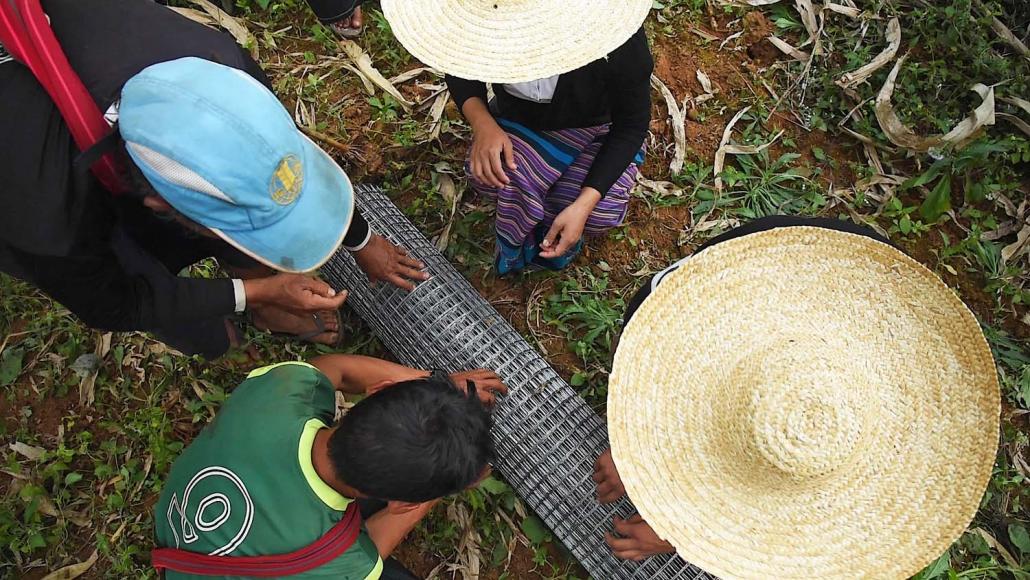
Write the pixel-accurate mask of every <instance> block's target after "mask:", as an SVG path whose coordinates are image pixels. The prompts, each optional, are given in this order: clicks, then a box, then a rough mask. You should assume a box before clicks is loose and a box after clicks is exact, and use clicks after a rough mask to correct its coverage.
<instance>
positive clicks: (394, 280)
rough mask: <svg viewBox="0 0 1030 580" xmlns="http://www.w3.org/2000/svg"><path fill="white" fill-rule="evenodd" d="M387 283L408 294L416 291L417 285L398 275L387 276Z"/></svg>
mask: <svg viewBox="0 0 1030 580" xmlns="http://www.w3.org/2000/svg"><path fill="white" fill-rule="evenodd" d="M386 281H387V282H389V283H390V284H393V285H394V286H396V287H398V288H400V289H402V290H407V291H408V292H412V291H414V290H415V284H414V283H413V282H412V281H410V280H408V279H407V278H405V277H404V276H402V275H400V274H398V273H393V274H388V275H387V276H386Z"/></svg>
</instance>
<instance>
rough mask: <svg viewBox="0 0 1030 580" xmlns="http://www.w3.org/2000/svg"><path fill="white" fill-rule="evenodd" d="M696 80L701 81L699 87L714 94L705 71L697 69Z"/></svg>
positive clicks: (710, 80)
mask: <svg viewBox="0 0 1030 580" xmlns="http://www.w3.org/2000/svg"><path fill="white" fill-rule="evenodd" d="M697 82H699V83H701V88H702V89H704V91H705V92H706V93H708V94H710V95H714V94H715V91H714V90H712V79H710V78H708V75H706V74H705V71H703V70H701V69H697Z"/></svg>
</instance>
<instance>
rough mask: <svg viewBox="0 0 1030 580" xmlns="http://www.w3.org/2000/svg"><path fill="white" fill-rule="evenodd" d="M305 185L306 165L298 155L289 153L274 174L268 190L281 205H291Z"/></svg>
mask: <svg viewBox="0 0 1030 580" xmlns="http://www.w3.org/2000/svg"><path fill="white" fill-rule="evenodd" d="M303 186H304V165H303V164H302V163H301V162H300V159H298V158H297V156H296V155H287V156H286V157H283V160H282V161H280V162H279V166H278V167H276V168H275V172H274V173H273V174H272V181H271V182H270V183H269V184H268V190H269V192H270V193H271V194H272V199H273V200H275V203H277V204H279V205H290V204H291V203H293V202H294V201H296V200H297V196H298V195H300V190H301V188H302V187H303Z"/></svg>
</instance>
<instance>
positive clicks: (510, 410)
mask: <svg viewBox="0 0 1030 580" xmlns="http://www.w3.org/2000/svg"><path fill="white" fill-rule="evenodd" d="M357 205H358V207H359V208H360V209H361V211H362V213H363V214H364V216H365V217H366V218H367V219H368V221H369V223H370V224H371V226H372V228H373V229H374V230H375V231H376V232H377V233H379V234H381V235H383V236H384V237H386V238H387V239H389V240H390V241H392V242H393V243H395V244H399V245H401V246H403V247H404V248H406V249H407V250H408V252H409V253H410V254H412V255H413V256H415V257H416V258H418V259H419V260H421V261H423V262H424V263H425V264H426V266H427V267H428V270H429V273H430V275H431V276H432V278H431V279H430V280H428V281H426V282H423V283H421V284H419V285H418V287H417V288H416V289H415V290H414V291H413V292H411V293H408V292H406V291H404V290H401V289H399V288H396V287H394V286H392V285H390V284H385V283H384V284H379V285H378V286H377V287H370V286H369V284H368V279H367V278H366V277H365V274H364V273H363V272H362V271H361V270H360V269H359V268H358V267H357V265H356V264H355V263H354V260H353V258H351V256H350V254H349V252H347V251H345V250H342V251H340V252H338V253H337V254H336V255H335V256H334V257H333V258H332V259H331V260H330V261H329V262H328V263H327V264H326V265H325V266H323V267H322V275H323V277H324V278H325V279H326V280H328V281H330V283H331V284H332V285H333V286H334V287H336V288H339V289H347V290H348V291H349V292H350V295H349V297H348V298H347V303H348V304H349V305H350V306H351V308H353V309H354V310H355V311H357V312H358V314H359V315H360V316H361V317H362V318H363V319H364V320H365V322H366V323H367V324H368V325H369V326H370V327H371V328H372V331H373V332H375V334H376V336H378V337H379V339H380V340H381V341H382V342H383V344H384V345H385V346H386V348H388V349H389V350H390V352H392V353H393V354H394V356H396V357H397V358H398V360H400V361H401V362H403V363H404V364H407V365H410V366H414V367H419V368H441V369H445V370H449V371H456V370H465V369H472V368H489V369H491V370H493V371H495V372H496V373H497V374H498V375H500V377H501V378H502V379H503V380H504V382H505V384H507V385H508V386H509V388H510V390H511V392H510V393H509V395H508V396H507V397H505V398H503V400H500V401H499V402H498V405H497V408H496V410H495V413H494V430H493V436H494V442H495V444H496V447H497V454H498V459H497V461H496V464H495V468H496V469H497V470H498V471H499V472H500V473H501V474H502V475H503V476H504V477H505V479H507V480H508V482H510V483H511V485H512V487H513V488H514V490H515V492H516V493H517V494H518V495H519V496H520V497H521V498H522V499H523V501H525V503H526V504H527V505H529V506H530V507H531V508H532V509H533V511H535V512H536V513H537V514H538V515H539V516H540V518H541V519H542V520H543V521H544V523H545V524H547V526H548V527H549V528H550V529H551V530H552V531H553V532H554V535H555V537H556V538H557V539H558V540H560V541H561V542H562V544H564V545H565V546H566V548H568V550H569V551H570V552H571V553H572V554H573V555H574V556H575V557H576V559H578V560H579V562H580V563H581V564H582V565H583V567H584V568H585V569H586V570H587V572H589V573H590V574H591V575H592V576H593V577H594V578H600V579H608V578H634V579H643V578H648V579H652V578H656V579H661V578H690V579H699V578H714V577H713V576H711V575H709V574H707V573H705V572H703V571H702V570H700V569H699V568H697V567H695V566H693V565H691V564H689V563H687V562H685V561H684V560H682V559H681V558H679V557H676V556H656V557H653V558H650V559H648V560H646V561H644V562H641V563H635V562H630V561H625V560H620V559H618V558H615V557H614V556H613V555H612V553H611V550H610V549H609V548H608V546H607V544H605V542H604V534H605V532H607V531H609V530H611V527H612V518H613V516H616V515H618V516H621V517H624V518H625V517H628V516H630V515H632V514H633V513H635V512H634V509H633V507H632V505H631V504H630V503H629V502H628V500H626V499H623V500H621V501H620V502H619V503H616V504H614V505H610V506H602V505H600V504H599V503H598V502H597V499H596V495H595V487H594V482H593V480H592V479H591V476H592V474H593V465H594V460H595V459H596V458H597V456H598V455H599V454H601V453H602V452H603V451H604V450H605V449H607V448H608V433H607V429H606V428H605V423H604V421H603V420H602V419H601V418H600V417H598V416H597V414H596V413H594V412H593V410H591V409H590V407H589V406H587V404H586V403H585V402H584V401H583V399H581V398H580V397H579V395H578V394H577V393H576V391H575V390H573V389H572V387H570V386H569V385H568V384H566V382H565V381H564V380H562V378H561V377H560V376H559V375H558V373H557V372H555V370H554V369H553V368H551V366H550V365H549V364H548V363H547V361H545V360H544V359H543V357H541V356H540V355H539V353H537V351H536V350H535V349H534V348H533V347H532V346H530V345H529V343H528V342H526V341H525V340H524V339H523V338H522V336H521V335H519V333H518V332H517V331H516V330H515V329H514V328H512V326H511V325H510V324H508V322H507V321H506V320H505V319H504V318H502V317H501V315H500V314H498V313H497V311H496V310H494V308H493V306H491V305H490V303H489V302H487V301H486V300H485V299H483V297H482V296H480V295H479V293H478V292H477V291H476V289H475V288H473V287H472V285H471V284H470V283H469V282H468V281H467V280H466V279H465V278H464V277H463V276H462V275H461V274H459V273H458V272H457V270H455V269H454V267H453V266H452V265H451V264H450V263H449V262H448V261H447V259H446V258H444V257H443V255H442V254H440V252H439V251H438V250H437V249H436V248H435V247H434V246H433V245H432V244H431V243H430V242H429V240H427V239H426V237H425V236H423V235H422V234H421V233H420V232H419V231H418V229H416V228H415V226H414V225H412V223H411V222H410V221H408V219H407V218H406V217H405V216H404V215H403V214H402V213H401V212H400V210H398V209H397V207H396V206H395V205H394V204H393V203H392V202H391V201H390V200H389V198H387V197H386V196H385V195H384V194H383V192H382V191H381V190H380V189H378V188H375V187H371V186H360V187H358V188H357Z"/></svg>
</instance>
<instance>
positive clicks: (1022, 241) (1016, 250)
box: [1001, 225, 1030, 264]
mask: <svg viewBox="0 0 1030 580" xmlns="http://www.w3.org/2000/svg"><path fill="white" fill-rule="evenodd" d="M1028 242H1030V225H1026V226H1023V229H1021V230H1019V233H1018V234H1016V241H1014V242H1012V243H1011V244H1009V245H1007V246H1005V247H1004V248H1002V249H1001V263H1002V264H1007V263H1010V262H1011V261H1013V260H1016V259H1019V257H1020V256H1022V255H1023V254H1026V253H1028V252H1030V243H1028Z"/></svg>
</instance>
